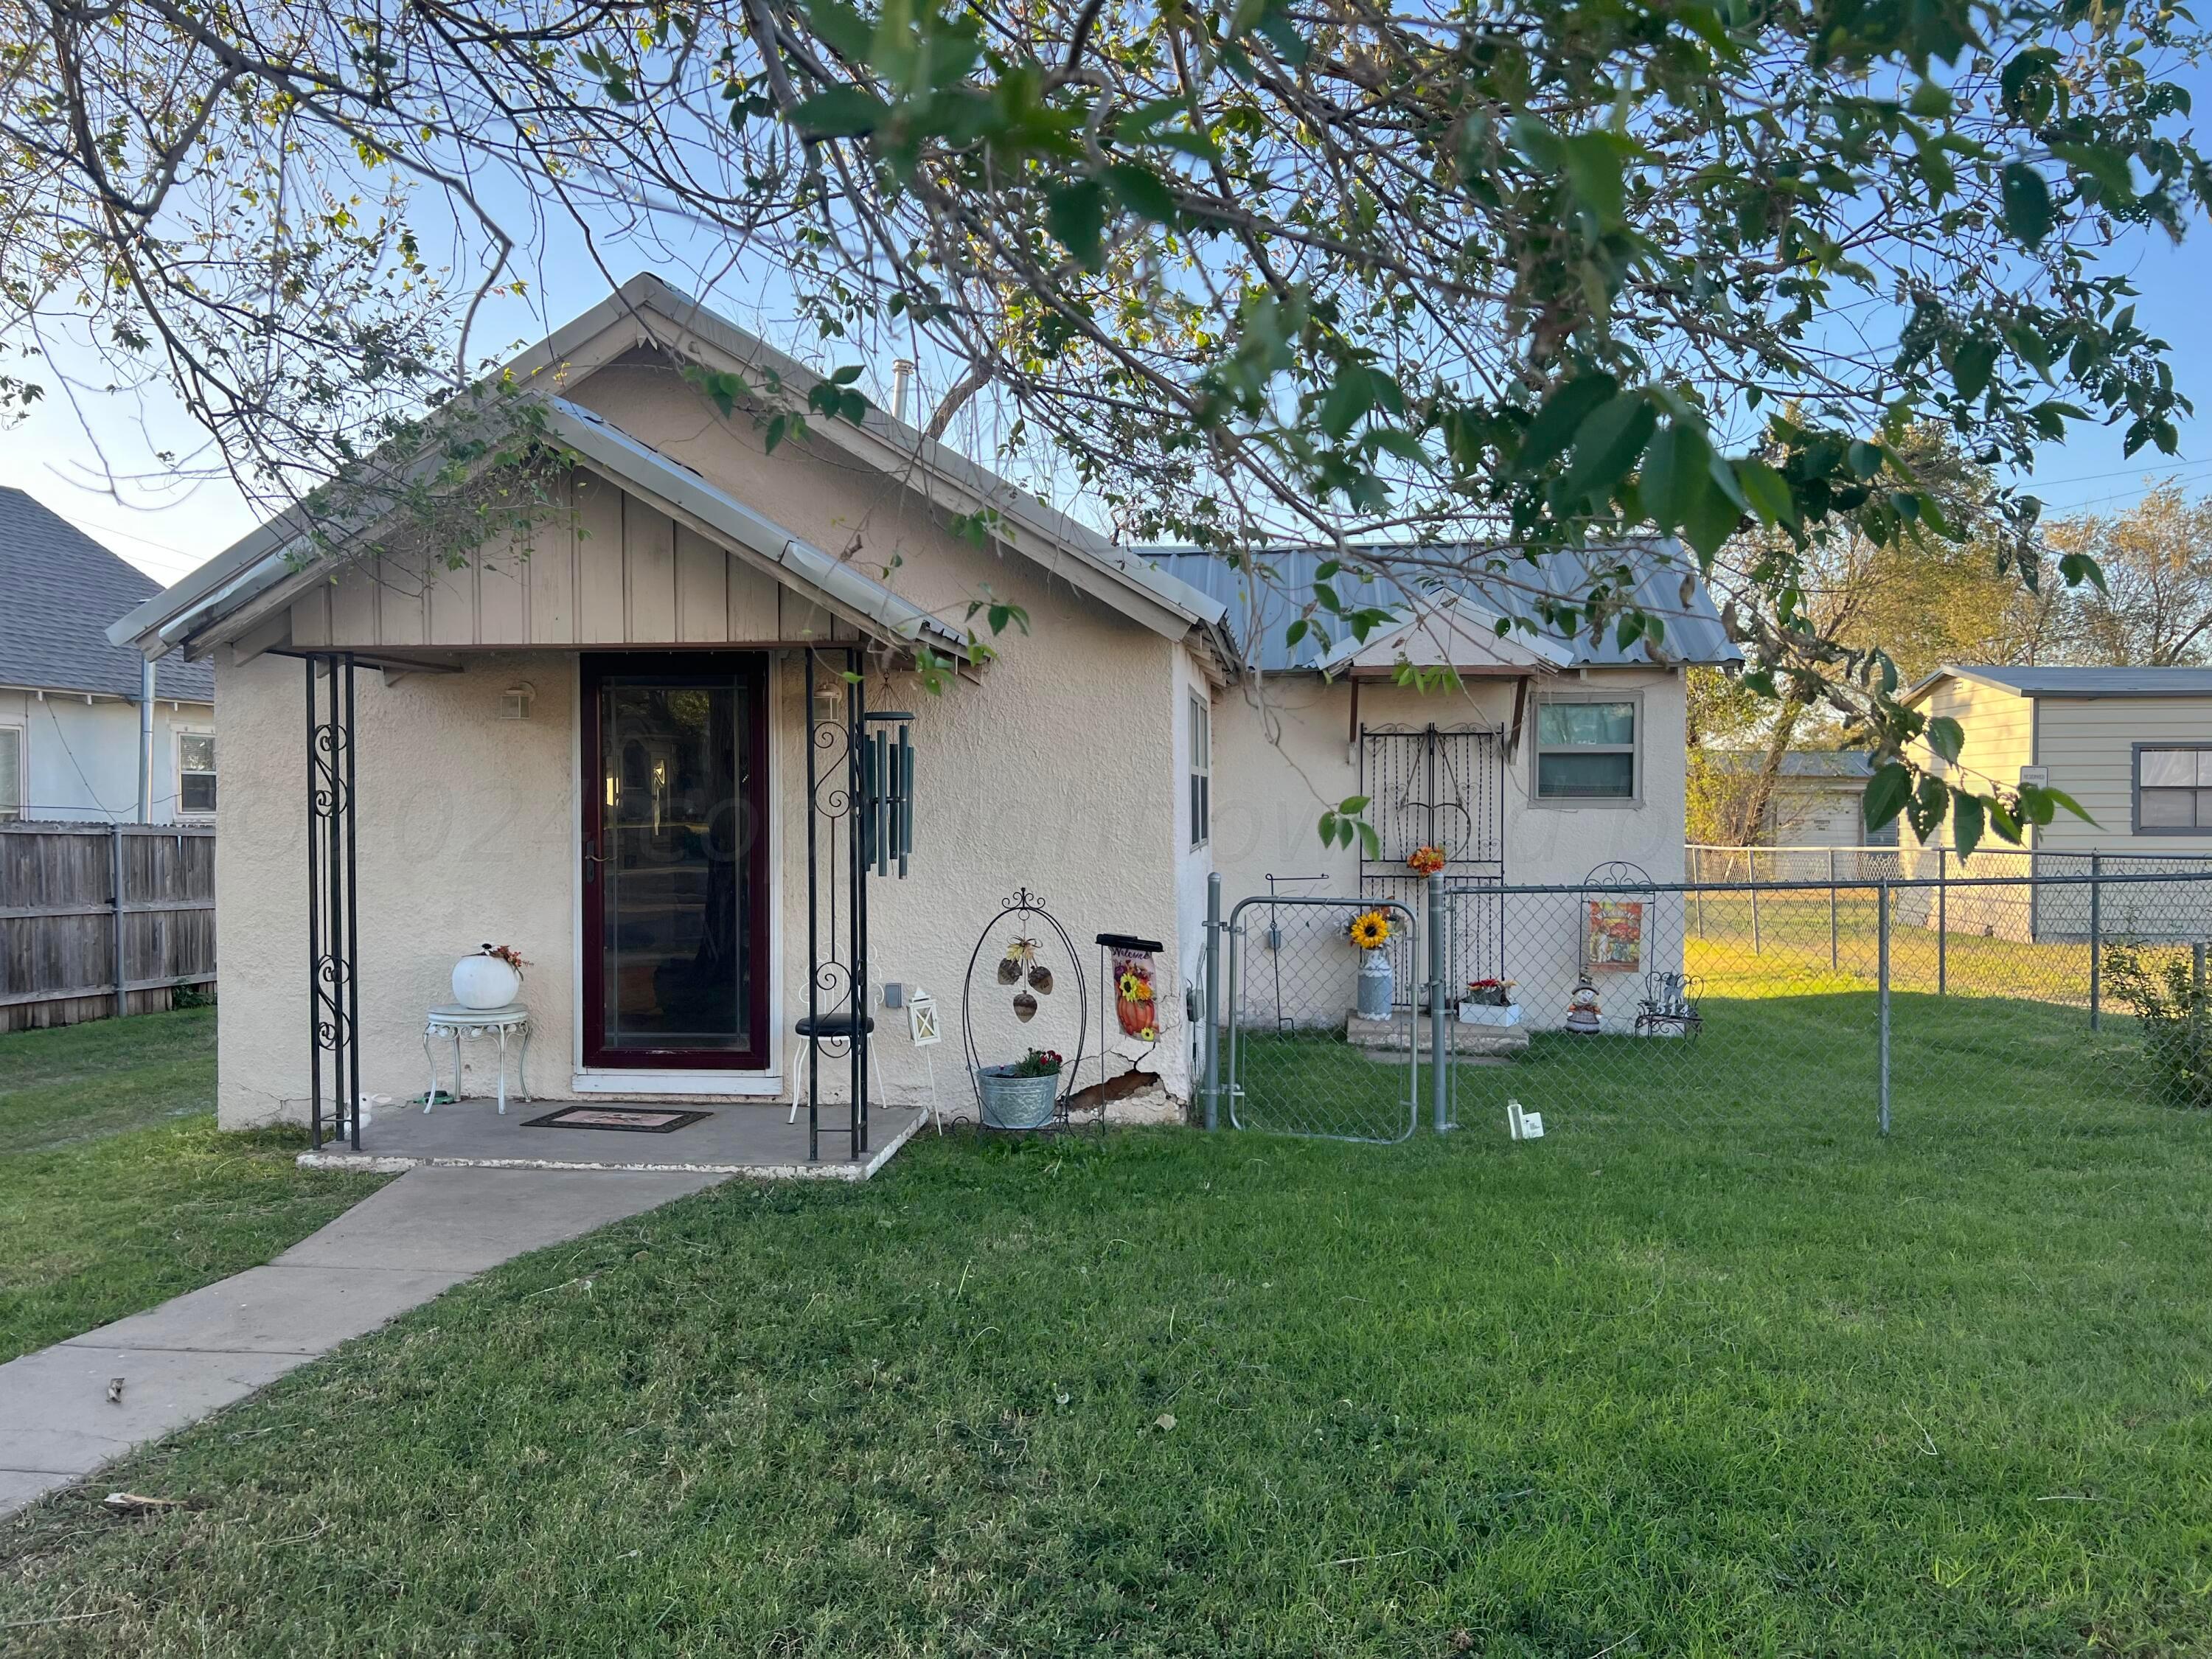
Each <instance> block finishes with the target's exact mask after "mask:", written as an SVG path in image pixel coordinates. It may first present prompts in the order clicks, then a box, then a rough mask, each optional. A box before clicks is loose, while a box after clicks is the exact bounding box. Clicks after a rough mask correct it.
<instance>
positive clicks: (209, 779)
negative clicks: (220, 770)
mask: <svg viewBox="0 0 2212 1659" xmlns="http://www.w3.org/2000/svg"><path fill="white" fill-rule="evenodd" d="M214 815H215V733H214V732H178V733H177V816H178V817H186V818H204V817H213V816H214Z"/></svg>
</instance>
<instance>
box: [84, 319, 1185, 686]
mask: <svg viewBox="0 0 2212 1659" xmlns="http://www.w3.org/2000/svg"><path fill="white" fill-rule="evenodd" d="M641 345H651V346H655V347H658V348H659V349H664V350H668V351H672V352H674V353H676V354H678V355H679V356H692V357H694V358H695V359H697V360H700V361H702V362H709V363H712V362H714V360H717V359H720V360H724V361H727V362H733V363H735V364H738V365H741V366H744V367H748V368H752V369H753V370H755V371H756V373H760V372H762V371H771V370H772V371H773V372H774V373H775V375H776V376H777V378H778V379H779V380H781V382H782V383H783V385H784V386H785V388H786V389H787V391H790V392H796V393H798V394H799V395H801V396H804V395H805V392H808V391H809V390H811V388H812V387H813V386H814V385H815V384H816V383H817V381H818V380H820V378H821V377H820V376H818V375H817V374H814V373H813V371H812V370H811V369H809V368H806V367H805V365H803V364H801V363H800V362H798V361H797V360H796V359H794V358H793V357H790V356H787V355H786V354H784V353H783V352H781V351H778V350H777V349H775V347H773V346H771V345H769V343H767V342H766V341H764V340H763V339H761V338H760V337H758V336H757V335H755V334H752V333H750V332H748V331H746V330H744V329H743V328H740V327H738V325H736V324H735V323H732V322H731V321H730V320H729V319H726V318H725V317H722V316H720V315H719V314H717V313H714V312H713V311H711V310H709V309H708V307H706V306H705V305H703V304H702V303H701V302H700V301H697V300H696V299H693V298H692V297H691V296H690V295H685V294H683V293H680V292H678V290H677V289H672V288H671V287H669V286H668V285H667V284H666V283H663V282H661V281H660V280H659V278H658V277H655V276H647V275H640V276H633V277H631V278H630V279H629V281H628V282H626V283H623V285H622V287H621V288H620V289H618V290H617V292H616V293H614V294H612V295H610V296H608V298H607V299H605V301H601V302H600V303H599V305H597V306H594V307H592V309H591V310H589V311H587V312H586V313H584V314H583V315H582V316H580V317H578V318H577V319H574V321H572V322H569V323H568V324H565V325H562V327H560V328H558V329H556V330H555V331H554V332H553V333H552V334H550V335H549V336H548V337H546V338H545V339H544V340H543V341H541V342H539V343H538V344H537V345H535V346H532V348H530V349H528V350H527V351H525V352H524V353H522V354H521V355H520V356H519V357H517V358H516V359H515V360H514V361H513V363H512V364H510V365H509V369H510V372H511V373H512V374H514V375H515V376H516V377H517V378H519V379H520V380H523V381H525V382H526V384H528V385H530V386H532V392H533V395H538V396H543V397H545V398H547V399H548V401H549V403H550V404H551V405H552V407H553V409H554V410H555V411H556V418H555V426H556V435H559V436H560V437H561V438H562V441H564V442H572V443H575V440H574V432H575V431H576V430H577V429H578V428H577V427H576V425H575V424H574V423H575V422H582V423H584V425H585V427H586V428H589V429H590V430H591V431H592V432H595V433H598V434H601V435H607V436H609V437H611V439H614V440H618V441H619V444H620V446H622V447H625V448H626V450H627V451H628V452H629V460H630V461H631V462H633V463H639V464H646V465H651V466H652V468H653V473H654V476H655V477H658V478H659V479H661V480H662V481H663V482H666V481H667V479H668V477H669V474H668V473H667V472H666V471H663V469H674V470H675V471H678V472H681V473H682V474H684V475H685V476H686V477H688V478H689V479H690V481H691V483H692V485H693V486H695V487H696V489H702V490H707V491H709V492H711V493H712V494H713V495H717V496H720V501H722V502H723V503H725V504H726V507H729V508H734V509H735V510H736V511H737V512H738V513H743V514H745V515H747V516H749V517H750V518H751V519H753V520H757V524H758V525H759V526H766V527H767V528H766V529H765V530H764V531H762V532H760V533H761V534H763V535H772V536H773V537H775V538H781V541H782V543H783V544H785V545H786V546H787V548H799V549H805V550H806V552H807V553H810V554H813V555H815V556H817V557H819V558H821V559H823V560H826V561H827V562H828V564H829V567H830V568H834V569H835V570H836V572H837V573H839V574H838V575H837V578H836V580H837V582H838V584H839V586H845V587H850V586H851V584H852V583H854V582H858V583H865V584H866V585H867V586H869V587H870V588H872V589H873V590H875V596H874V597H873V598H872V599H870V600H869V604H870V605H880V606H881V612H880V614H878V611H869V613H868V614H870V615H871V616H872V617H874V619H875V620H877V621H878V622H884V623H888V619H889V618H890V617H892V616H894V615H897V614H900V607H901V606H905V607H906V609H907V610H908V611H911V610H913V609H914V607H912V606H911V605H908V602H906V601H904V600H899V599H897V596H896V594H894V593H893V592H891V590H890V589H889V588H888V587H885V586H884V585H883V584H881V583H878V582H873V581H871V580H870V579H868V578H867V577H866V576H863V575H862V574H860V572H859V571H857V570H854V569H852V568H851V567H850V566H848V565H845V564H842V563H840V562H837V561H835V560H829V559H828V556H827V555H823V554H820V552H819V550H816V549H812V548H810V547H808V544H805V543H804V542H802V541H800V540H799V538H797V537H795V536H792V535H790V534H788V532H783V531H781V529H780V528H779V527H777V526H773V525H770V524H769V521H768V520H765V519H761V518H760V517H759V515H758V514H757V513H753V512H752V510H751V509H750V508H749V507H745V506H744V504H743V503H742V502H739V501H737V500H736V499H735V498H734V497H732V496H730V495H727V494H726V492H722V491H720V490H716V489H714V486H712V485H709V484H708V483H707V482H706V480H705V479H703V478H702V477H700V476H699V475H698V474H697V473H696V472H694V471H691V470H690V468H687V467H684V466H682V465H681V463H678V462H676V461H672V460H671V459H668V458H667V457H666V456H664V455H662V454H660V453H659V451H657V450H653V449H652V448H650V447H647V446H646V445H644V444H641V443H639V442H638V441H637V440H636V439H635V438H633V437H631V436H630V435H629V434H628V433H625V432H623V431H622V430H621V428H618V427H616V426H615V425H614V424H613V423H612V422H608V421H606V420H605V419H604V418H602V417H600V416H596V415H591V414H589V413H588V412H587V411H586V410H583V409H581V408H580V406H579V405H576V404H571V403H568V401H567V400H565V399H563V398H560V397H559V396H557V395H556V393H557V392H558V389H559V387H560V386H561V384H562V377H565V379H566V380H567V381H569V382H573V381H575V380H580V379H581V378H582V377H583V376H585V375H586V374H589V373H590V371H591V370H592V368H598V367H599V366H600V364H601V363H602V362H611V361H612V359H613V358H614V357H616V356H620V355H622V354H623V352H625V351H628V350H630V349H635V348H636V347H638V346H641ZM808 430H809V431H810V432H811V433H813V434H815V435H817V436H819V437H821V438H823V440H825V441H829V442H830V443H833V444H835V445H836V446H837V447H839V448H841V449H842V450H844V451H845V452H847V453H849V454H851V455H853V456H854V457H855V458H856V459H860V461H862V462H863V463H865V464H866V465H869V466H871V467H873V468H875V469H876V470H878V471H882V472H884V473H885V474H888V475H890V476H892V477H898V478H900V479H902V481H904V482H906V483H908V484H909V485H911V486H913V487H915V488H916V489H921V490H922V492H923V493H924V494H925V495H928V496H929V498H930V499H931V500H933V501H937V502H938V503H939V504H940V505H942V506H944V507H946V508H947V510H949V511H952V512H956V513H979V512H986V511H987V512H988V513H993V514H995V515H996V519H997V523H998V529H997V531H996V532H995V533H996V534H997V536H998V538H999V539H1000V541H1001V542H1003V543H1004V544H1006V545H1007V546H1008V547H1010V548H1012V549H1013V550H1015V551H1017V552H1018V553H1019V554H1021V555H1022V556H1024V557H1026V558H1028V559H1030V561H1032V562H1035V563H1036V564H1037V565H1039V566H1041V567H1042V568H1044V569H1045V570H1046V571H1047V572H1048V573H1049V574H1055V575H1059V576H1060V577H1062V578H1064V579H1065V580H1068V581H1069V582H1070V583H1071V584H1073V586H1078V587H1079V588H1082V589H1083V590H1085V591H1086V592H1090V593H1091V594H1093V595H1095V596H1096V597H1097V598H1099V599H1103V600H1104V601H1105V602H1106V603H1108V604H1109V605H1113V606H1114V607H1115V609H1117V610H1119V611H1122V612H1123V613H1124V614H1126V615H1128V616H1130V617H1133V618H1135V619H1136V620H1138V621H1139V622H1141V623H1145V624H1146V626H1148V627H1151V628H1152V629H1155V630H1156V631H1158V632H1159V633H1162V634H1164V635H1169V636H1170V637H1174V638H1181V637H1183V636H1185V635H1188V634H1189V633H1191V632H1192V630H1194V629H1197V630H1200V631H1201V632H1202V633H1205V634H1206V635H1218V632H1219V627H1220V623H1221V619H1222V615H1223V609H1224V608H1223V606H1222V605H1221V604H1220V602H1219V601H1218V600H1216V599H1213V598H1212V597H1211V596H1210V595H1208V594H1206V593H1204V592H1200V591H1199V590H1197V589H1195V588H1194V587H1192V586H1189V585H1188V584H1187V583H1184V582H1182V581H1181V580H1177V579H1176V578H1175V577H1174V576H1171V575H1169V574H1165V573H1164V572H1162V571H1159V570H1157V569H1154V568H1152V567H1151V566H1150V565H1149V564H1148V563H1147V562H1145V561H1144V560H1142V559H1139V558H1136V557H1134V556H1132V555H1131V554H1130V553H1129V552H1127V550H1123V549H1120V548H1116V547H1115V546H1114V545H1113V544H1111V543H1109V542H1108V541H1107V540H1106V539H1105V538H1103V537H1102V536H1100V535H1098V533H1097V532H1095V531H1092V530H1090V529H1088V528H1086V527H1085V526H1082V525H1079V524H1078V523H1077V522H1076V521H1075V520H1073V519H1070V518H1068V517H1067V516H1066V514H1064V513H1058V512H1055V511H1054V510H1053V509H1052V508H1050V507H1046V506H1044V505H1043V504H1042V502H1040V501H1037V500H1036V497H1035V496H1033V495H1028V494H1026V493H1025V492H1024V491H1022V490H1020V489H1016V488H1015V487H1014V486H1013V485H1012V483H1008V482H1007V481H1006V479H1004V478H1001V477H999V476H998V475H997V474H996V473H994V472H992V471H989V470H988V469H987V468H984V467H981V466H978V465H975V463H974V462H973V461H970V460H969V459H967V458H966V457H965V456H963V455H960V454H958V453H956V452H955V451H953V450H951V449H949V448H947V447H945V446H944V445H942V444H939V443H936V442H934V441H931V440H929V439H927V438H925V437H923V436H922V435H921V433H920V432H919V431H918V430H916V429H915V428H914V427H912V426H910V425H908V424H907V423H906V422H903V421H897V420H894V419H892V418H891V416H890V415H889V414H887V413H886V412H884V411H883V410H878V409H874V408H871V409H870V410H868V412H867V414H866V417H865V419H863V420H862V421H861V422H860V423H859V424H857V425H855V424H854V423H853V422H848V421H842V420H836V421H819V422H812V423H811V424H810V426H809V428H808ZM576 447H579V449H580V451H581V450H582V447H583V446H582V445H581V444H580V443H577V444H576ZM645 458H649V462H648V461H647V460H646V459H645ZM303 529H304V526H302V525H301V523H300V522H299V521H298V520H296V519H295V517H294V516H292V515H284V516H281V517H279V518H277V519H275V520H270V523H268V524H266V525H264V526H261V527H260V528H259V529H258V530H256V531H255V532H252V534H251V535H249V536H246V538H243V539H242V540H240V542H238V543H237V544H235V545H234V546H233V547H232V548H231V549H229V550H228V551H226V552H224V553H222V554H221V555H219V556H216V558H214V559H211V560H210V561H209V562H208V563H206V564H205V565H203V566H202V567H201V568H199V569H198V570H197V571H194V572H193V573H192V574H191V575H189V576H187V577H185V579H184V580H182V581H179V582H178V583H177V584H176V585H175V586H173V587H171V588H170V589H168V590H167V592H164V593H161V594H160V595H158V596H157V597H156V598H155V599H150V600H149V601H147V602H146V603H145V604H143V605H140V606H139V607H138V608H137V610H136V611H132V612H131V614H130V615H129V616H128V617H125V618H124V620H123V621H122V622H120V623H118V624H117V625H116V626H115V627H114V628H112V629H110V630H109V637H110V638H111V639H112V640H113V641H116V642H117V643H118V644H121V643H125V642H126V641H128V642H131V643H134V644H136V645H137V647H139V648H140V649H141V650H143V651H144V652H145V653H147V654H149V655H154V656H158V655H160V654H161V653H162V652H165V651H167V650H170V649H173V647H176V646H177V645H178V644H179V643H181V642H183V641H184V640H185V638H187V637H188V636H191V637H197V636H198V635H202V634H204V632H205V631H206V630H207V629H209V628H210V626H212V625H214V624H216V623H218V622H219V621H221V620H222V618H224V617H228V616H232V615H235V614H237V613H238V612H239V611H240V610H241V609H242V608H243V607H244V606H245V605H248V604H252V603H253V602H254V601H256V600H257V599H260V598H261V597H262V596H263V595H264V594H267V593H269V592H270V590H271V589H272V588H273V587H274V586H276V585H277V584H278V583H280V582H284V581H287V580H290V579H291V578H292V577H293V576H295V575H296V574H299V571H298V567H297V560H296V550H299V549H301V548H303V547H304V546H305V543H304V540H303ZM288 550H295V557H294V558H293V559H291V560H288V559H287V558H286V554H287V552H288ZM756 551H758V550H757V549H756ZM779 562H781V561H779ZM784 568H785V569H786V570H787V572H788V573H789V574H793V575H794V576H800V577H801V580H809V581H811V580H815V579H816V578H824V579H826V578H827V576H828V572H827V571H826V570H824V569H823V568H819V567H817V565H816V564H815V563H814V561H813V560H812V559H810V558H807V557H805V556H804V555H799V556H794V562H789V563H785V564H784ZM803 572H811V574H802V573H803ZM848 578H849V579H850V580H849V581H848V580H847V579H848ZM854 591H855V592H857V590H854ZM884 599H890V600H893V601H896V603H895V604H890V605H882V601H883V600H884ZM259 608H260V609H263V610H264V611H265V606H264V607H259ZM909 620H910V619H909ZM932 626H934V624H932ZM905 637H915V635H911V634H908V635H905ZM1222 648H1223V649H1224V650H1225V641H1224V642H1223V647H1222Z"/></svg>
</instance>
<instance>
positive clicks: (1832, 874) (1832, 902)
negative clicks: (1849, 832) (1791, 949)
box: [1828, 847, 1837, 973]
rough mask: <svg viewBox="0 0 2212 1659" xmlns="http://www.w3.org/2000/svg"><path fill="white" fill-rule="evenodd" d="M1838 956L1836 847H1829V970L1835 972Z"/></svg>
mask: <svg viewBox="0 0 2212 1659" xmlns="http://www.w3.org/2000/svg"><path fill="white" fill-rule="evenodd" d="M1836 967H1837V956H1836V849H1835V848H1832V847H1831V848H1829V849H1828V971H1829V972H1830V973H1834V972H1835V971H1836Z"/></svg>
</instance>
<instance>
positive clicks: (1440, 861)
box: [1406, 847, 1444, 876]
mask: <svg viewBox="0 0 2212 1659" xmlns="http://www.w3.org/2000/svg"><path fill="white" fill-rule="evenodd" d="M1406 867H1407V869H1408V870H1411V871H1412V872H1413V873H1414V874H1415V875H1417V876H1433V875H1436V874H1438V873H1439V872H1442V871H1443V867H1444V849H1443V848H1441V847H1416V848H1414V849H1413V851H1412V852H1411V853H1410V854H1407V858H1406Z"/></svg>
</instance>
